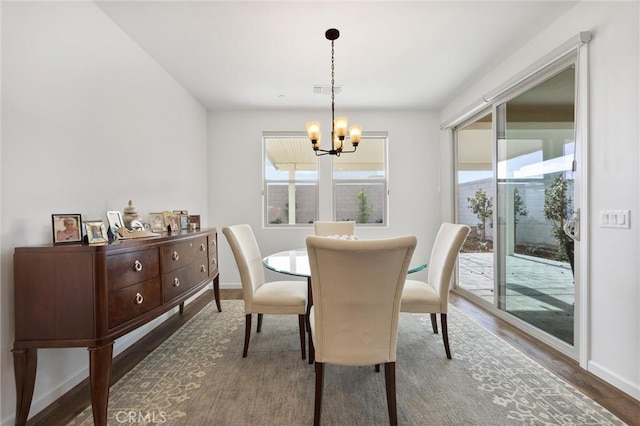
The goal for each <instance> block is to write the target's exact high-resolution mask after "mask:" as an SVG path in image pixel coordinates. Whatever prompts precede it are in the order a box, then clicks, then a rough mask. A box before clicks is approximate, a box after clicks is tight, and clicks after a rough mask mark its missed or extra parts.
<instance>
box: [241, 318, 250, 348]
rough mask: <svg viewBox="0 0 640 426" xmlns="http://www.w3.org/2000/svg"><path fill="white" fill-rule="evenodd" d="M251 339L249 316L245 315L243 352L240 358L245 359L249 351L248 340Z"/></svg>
mask: <svg viewBox="0 0 640 426" xmlns="http://www.w3.org/2000/svg"><path fill="white" fill-rule="evenodd" d="M250 338H251V314H247V315H246V317H245V321H244V350H243V351H242V358H246V357H247V352H248V351H249V339H250Z"/></svg>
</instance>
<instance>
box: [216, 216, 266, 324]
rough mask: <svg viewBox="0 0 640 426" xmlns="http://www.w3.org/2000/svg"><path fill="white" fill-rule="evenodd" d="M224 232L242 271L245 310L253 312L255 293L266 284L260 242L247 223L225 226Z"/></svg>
mask: <svg viewBox="0 0 640 426" xmlns="http://www.w3.org/2000/svg"><path fill="white" fill-rule="evenodd" d="M222 233H223V234H224V236H225V237H226V238H227V242H228V243H229V246H231V251H232V252H233V256H234V257H235V259H236V264H237V265H238V270H239V271H240V280H241V281H242V295H243V298H244V306H245V312H252V304H253V293H255V291H256V290H257V289H258V288H259V287H260V286H261V285H262V284H264V267H263V266H262V256H261V255H260V248H259V247H258V242H257V241H256V237H255V235H254V234H253V230H252V229H251V226H249V225H246V224H243V225H233V226H227V227H224V228H222Z"/></svg>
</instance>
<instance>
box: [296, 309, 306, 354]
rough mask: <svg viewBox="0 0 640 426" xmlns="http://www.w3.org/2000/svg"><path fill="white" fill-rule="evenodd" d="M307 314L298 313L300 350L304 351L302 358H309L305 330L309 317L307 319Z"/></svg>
mask: <svg viewBox="0 0 640 426" xmlns="http://www.w3.org/2000/svg"><path fill="white" fill-rule="evenodd" d="M306 317H307V316H306V315H304V314H303V315H298V328H299V329H300V350H301V351H302V359H306V358H307V354H306V346H307V343H306V342H305V341H304V338H305V332H304V329H305V327H306V326H307V319H306Z"/></svg>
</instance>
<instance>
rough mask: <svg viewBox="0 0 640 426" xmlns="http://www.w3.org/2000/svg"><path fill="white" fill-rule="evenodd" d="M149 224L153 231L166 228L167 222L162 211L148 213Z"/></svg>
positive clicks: (161, 230) (160, 230)
mask: <svg viewBox="0 0 640 426" xmlns="http://www.w3.org/2000/svg"><path fill="white" fill-rule="evenodd" d="M149 224H150V225H151V231H153V232H163V231H166V230H167V224H166V223H165V222H164V215H163V214H162V213H149Z"/></svg>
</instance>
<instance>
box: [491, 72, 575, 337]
mask: <svg viewBox="0 0 640 426" xmlns="http://www.w3.org/2000/svg"><path fill="white" fill-rule="evenodd" d="M574 88H575V72H574V68H573V67H572V66H571V67H568V68H566V69H564V70H562V71H561V72H559V73H557V74H555V75H553V76H552V77H550V78H548V79H547V80H545V81H543V82H541V83H540V84H538V85H536V86H535V87H532V88H531V89H529V90H527V91H525V92H524V93H522V94H520V95H519V96H516V97H514V98H512V99H510V100H509V101H507V102H504V103H502V104H499V105H498V106H497V110H496V128H497V144H496V146H497V169H496V180H497V189H496V191H497V193H496V218H497V223H498V230H497V234H498V240H497V253H498V256H497V266H498V268H497V278H498V279H497V282H498V287H497V294H498V297H497V302H498V308H499V309H501V310H503V311H506V312H509V313H510V314H512V315H514V316H516V317H518V318H520V319H521V320H523V321H525V322H527V323H529V324H531V325H533V326H535V327H537V328H539V329H541V330H543V331H545V332H547V333H549V334H551V335H553V336H555V337H556V338H558V339H560V340H562V341H564V342H566V343H568V344H571V345H572V344H573V340H574V339H573V308H574V283H573V240H572V239H571V238H569V237H568V236H567V235H566V234H565V232H564V230H563V229H562V228H563V225H564V224H565V221H567V220H568V219H569V217H570V215H571V213H573V204H572V203H573V200H574V196H573V187H574V185H573V181H574V179H573V171H572V169H573V160H574V155H573V153H574V148H575V138H574V134H575V123H574V99H575V94H574Z"/></svg>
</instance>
